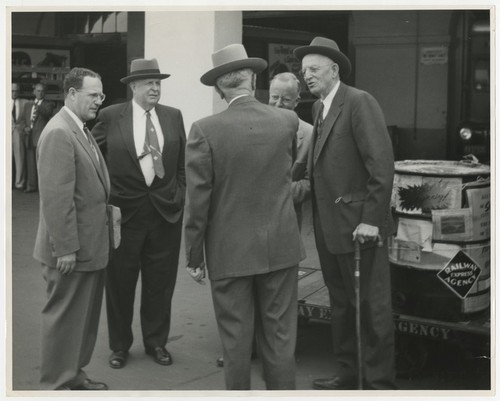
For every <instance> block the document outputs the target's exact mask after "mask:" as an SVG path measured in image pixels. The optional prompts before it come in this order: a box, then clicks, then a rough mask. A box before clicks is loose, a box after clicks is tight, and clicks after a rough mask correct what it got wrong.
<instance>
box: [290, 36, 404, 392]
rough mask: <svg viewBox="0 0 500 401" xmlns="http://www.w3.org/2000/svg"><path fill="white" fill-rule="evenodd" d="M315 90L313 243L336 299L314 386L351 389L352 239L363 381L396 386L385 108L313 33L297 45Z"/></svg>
mask: <svg viewBox="0 0 500 401" xmlns="http://www.w3.org/2000/svg"><path fill="white" fill-rule="evenodd" d="M294 53H295V56H296V57H297V58H298V59H300V60H302V74H303V77H304V81H305V83H306V84H307V86H308V88H309V90H310V91H311V93H312V94H313V95H315V96H317V97H318V98H320V100H318V101H316V103H315V104H314V106H313V116H314V121H315V124H314V139H313V146H311V150H310V152H309V161H308V171H309V172H310V177H311V188H312V198H313V202H312V203H313V221H314V231H315V236H316V246H317V249H318V254H319V258H320V263H321V269H322V272H323V277H324V280H325V283H326V285H327V287H328V290H329V294H330V303H331V307H332V334H333V348H334V357H335V362H336V365H337V368H336V371H335V372H334V374H333V376H331V377H328V378H325V379H318V380H315V381H314V383H313V386H314V388H316V389H323V390H328V389H330V390H337V389H354V388H356V383H357V377H358V376H357V372H358V365H357V343H356V325H355V316H356V313H355V308H354V305H355V291H354V284H353V283H354V274H353V271H354V241H359V243H360V244H361V268H360V272H361V290H360V291H361V292H360V294H361V310H360V311H361V341H362V349H363V352H362V355H363V361H362V366H361V368H362V369H363V377H364V379H365V383H364V388H367V389H393V388H394V333H393V322H392V308H391V288H390V270H389V261H388V251H387V243H386V241H385V240H386V237H387V236H388V235H390V234H391V233H392V218H391V213H390V198H391V192H392V185H393V176H394V159H393V153H392V146H391V141H390V138H389V134H388V132H387V128H386V124H385V121H384V116H383V114H382V110H381V109H380V106H379V105H378V103H377V101H376V100H375V99H374V98H373V96H371V95H370V94H368V93H366V92H364V91H361V90H358V89H355V88H353V87H350V86H347V85H345V84H344V83H342V82H341V80H340V77H343V78H345V77H347V76H348V75H349V73H350V71H351V63H350V61H349V59H348V58H347V57H346V56H345V55H344V54H343V53H342V52H341V51H340V50H339V48H338V46H337V44H336V43H335V41H333V40H331V39H327V38H322V37H317V38H314V39H313V41H312V42H311V44H310V45H309V46H302V47H299V48H296V49H295V50H294Z"/></svg>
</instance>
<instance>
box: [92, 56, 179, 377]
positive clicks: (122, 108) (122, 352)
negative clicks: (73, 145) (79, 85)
mask: <svg viewBox="0 0 500 401" xmlns="http://www.w3.org/2000/svg"><path fill="white" fill-rule="evenodd" d="M169 76H170V75H169V74H163V73H161V72H160V70H159V67H158V62H157V61H156V59H151V60H146V59H137V60H133V61H132V63H131V66H130V75H128V76H126V77H124V78H122V79H121V82H123V83H124V84H128V85H129V86H130V89H131V90H132V94H133V99H132V100H131V101H129V102H126V103H121V104H117V105H113V106H109V107H106V108H105V109H103V110H102V111H101V112H100V113H99V116H98V119H97V124H96V125H95V127H94V129H93V130H92V134H93V135H94V136H95V138H96V140H97V142H98V143H99V146H101V147H102V149H103V153H104V157H105V158H106V162H107V165H108V169H109V174H110V178H111V197H110V203H111V204H113V205H114V206H118V207H119V208H120V210H121V215H122V225H121V243H120V246H119V247H118V248H117V249H115V250H114V252H113V254H112V256H111V260H110V263H109V266H108V274H107V278H106V306H107V316H108V331H109V346H110V348H111V350H112V353H111V355H110V357H109V365H110V367H112V368H115V369H119V368H122V367H124V366H125V364H126V363H127V359H128V354H129V349H130V347H131V345H132V342H133V336H132V318H133V313H134V299H135V289H136V285H137V280H138V276H139V272H140V273H141V283H142V290H141V308H140V310H141V312H140V318H141V329H142V340H143V344H144V348H145V351H146V354H148V355H150V356H152V358H153V360H154V361H155V362H156V363H158V364H160V365H170V364H172V356H171V354H170V352H169V351H168V350H167V349H166V347H165V346H166V344H167V340H168V335H169V332H170V318H171V306H172V296H173V293H174V288H175V282H176V279H177V268H178V262H179V248H180V242H181V229H182V215H183V209H184V197H185V188H186V180H185V174H184V150H185V143H186V134H185V131H184V123H183V120H182V114H181V112H180V110H177V109H174V108H173V107H168V106H164V105H161V104H159V101H160V97H161V80H162V79H165V78H167V77H169Z"/></svg>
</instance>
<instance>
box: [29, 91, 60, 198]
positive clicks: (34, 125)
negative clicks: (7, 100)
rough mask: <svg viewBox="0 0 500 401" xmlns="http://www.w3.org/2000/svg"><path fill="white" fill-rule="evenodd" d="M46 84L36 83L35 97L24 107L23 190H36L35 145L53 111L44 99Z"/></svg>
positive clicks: (50, 104)
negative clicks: (24, 150) (24, 162)
mask: <svg viewBox="0 0 500 401" xmlns="http://www.w3.org/2000/svg"><path fill="white" fill-rule="evenodd" d="M45 91H46V86H45V85H44V84H42V83H38V84H36V85H35V86H34V88H33V94H34V95H35V99H34V100H33V101H32V102H29V103H28V104H27V105H26V106H25V107H24V112H23V120H24V121H23V123H24V138H23V139H24V145H25V148H26V189H25V190H24V192H36V191H37V190H38V174H37V172H36V147H37V145H38V139H39V138H40V134H41V133H42V130H43V129H44V127H45V125H47V123H48V122H49V120H50V119H51V117H52V114H53V113H54V104H53V103H52V102H50V101H48V100H45Z"/></svg>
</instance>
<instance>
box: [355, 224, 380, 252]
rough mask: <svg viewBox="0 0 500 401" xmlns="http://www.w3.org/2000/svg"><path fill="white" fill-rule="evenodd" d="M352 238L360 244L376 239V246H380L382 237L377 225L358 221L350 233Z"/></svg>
mask: <svg viewBox="0 0 500 401" xmlns="http://www.w3.org/2000/svg"><path fill="white" fill-rule="evenodd" d="M352 240H353V241H358V242H359V243H360V244H364V243H365V242H368V241H375V240H376V241H377V246H378V247H381V246H382V245H383V241H382V237H381V236H380V234H379V230H378V227H377V226H371V225H369V224H365V223H360V224H359V225H358V226H357V227H356V229H355V230H354V232H353V233H352Z"/></svg>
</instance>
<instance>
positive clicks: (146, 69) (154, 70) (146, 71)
mask: <svg viewBox="0 0 500 401" xmlns="http://www.w3.org/2000/svg"><path fill="white" fill-rule="evenodd" d="M169 76H170V74H162V73H161V72H160V67H158V61H157V60H156V59H155V58H152V59H151V60H146V59H143V58H138V59H136V60H132V62H131V63H130V74H129V75H127V76H126V77H124V78H122V79H120V82H123V83H124V84H128V83H129V82H132V81H135V80H137V79H146V78H158V79H165V78H168V77H169Z"/></svg>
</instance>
